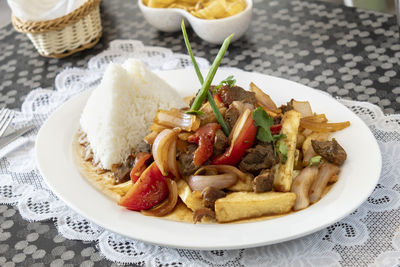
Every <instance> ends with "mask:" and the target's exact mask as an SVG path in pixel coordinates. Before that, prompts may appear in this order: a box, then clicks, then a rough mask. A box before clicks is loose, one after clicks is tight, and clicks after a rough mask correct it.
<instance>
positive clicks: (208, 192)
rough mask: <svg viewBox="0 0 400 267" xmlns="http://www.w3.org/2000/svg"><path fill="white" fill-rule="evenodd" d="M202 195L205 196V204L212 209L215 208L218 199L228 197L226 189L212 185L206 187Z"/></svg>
mask: <svg viewBox="0 0 400 267" xmlns="http://www.w3.org/2000/svg"><path fill="white" fill-rule="evenodd" d="M201 195H202V197H203V206H204V207H206V208H209V209H211V210H214V206H215V201H217V199H219V198H222V197H226V193H225V192H224V191H222V190H219V189H217V188H215V187H211V186H207V187H206V188H204V189H203V191H202V192H201Z"/></svg>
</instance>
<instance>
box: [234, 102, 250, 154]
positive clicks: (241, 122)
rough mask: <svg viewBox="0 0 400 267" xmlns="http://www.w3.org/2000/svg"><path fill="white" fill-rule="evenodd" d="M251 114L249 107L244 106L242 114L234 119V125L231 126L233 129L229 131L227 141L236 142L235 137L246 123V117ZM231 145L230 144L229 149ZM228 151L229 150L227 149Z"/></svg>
mask: <svg viewBox="0 0 400 267" xmlns="http://www.w3.org/2000/svg"><path fill="white" fill-rule="evenodd" d="M249 116H251V111H250V109H248V108H246V109H245V110H244V111H243V113H242V115H240V117H239V118H238V120H237V121H236V123H235V125H234V126H233V129H232V131H231V134H230V135H229V137H228V138H229V143H230V144H234V143H235V142H236V139H237V138H238V136H239V134H240V132H241V131H242V128H243V126H244V125H245V124H246V121H247V118H248V117H249ZM232 148H233V146H232V145H231V149H232ZM229 153H230V151H229Z"/></svg>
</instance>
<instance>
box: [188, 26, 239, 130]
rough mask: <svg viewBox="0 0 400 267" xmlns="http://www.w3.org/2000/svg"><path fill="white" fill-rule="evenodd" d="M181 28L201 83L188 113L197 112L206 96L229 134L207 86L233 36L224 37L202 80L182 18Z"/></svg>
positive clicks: (222, 127) (218, 119) (222, 126)
mask: <svg viewBox="0 0 400 267" xmlns="http://www.w3.org/2000/svg"><path fill="white" fill-rule="evenodd" d="M181 28H182V33H183V39H184V40H185V44H186V48H187V50H188V53H189V56H190V59H191V60H192V63H193V66H194V69H195V71H196V74H197V78H198V79H199V81H200V84H201V89H200V92H199V93H198V94H197V96H196V98H195V99H194V101H193V104H192V106H191V107H190V111H189V112H188V113H191V114H198V113H199V111H200V108H201V106H202V105H203V102H204V99H205V98H206V97H207V99H208V102H209V103H210V106H211V108H212V110H213V112H214V114H215V117H216V118H217V121H218V123H219V124H220V125H221V129H222V131H223V132H224V134H225V135H226V136H229V127H228V124H227V123H226V122H225V120H224V117H223V116H222V114H221V112H220V111H219V109H218V107H217V105H216V104H215V101H214V98H213V96H212V94H211V93H210V91H209V88H210V85H211V82H212V80H213V79H214V76H215V73H216V72H217V69H218V66H219V64H220V63H221V60H222V58H223V57H224V55H225V52H226V50H227V49H228V46H229V43H230V41H231V39H232V37H233V34H231V35H230V36H228V37H227V38H226V39H225V41H224V43H223V44H222V46H221V49H220V50H219V52H218V54H217V56H216V58H215V60H214V62H213V64H212V66H211V68H210V70H209V71H208V74H207V76H206V80H205V82H204V79H203V75H201V72H200V69H199V66H198V65H197V62H196V59H195V57H194V55H193V51H192V47H191V46H190V42H189V38H188V36H187V33H186V27H185V22H184V21H183V20H182V24H181Z"/></svg>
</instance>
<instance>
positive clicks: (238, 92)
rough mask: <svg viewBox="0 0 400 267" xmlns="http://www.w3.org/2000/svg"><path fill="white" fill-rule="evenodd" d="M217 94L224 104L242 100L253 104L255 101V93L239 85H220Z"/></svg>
mask: <svg viewBox="0 0 400 267" xmlns="http://www.w3.org/2000/svg"><path fill="white" fill-rule="evenodd" d="M218 94H219V95H220V96H221V99H222V102H223V103H224V104H225V105H226V106H228V105H230V104H232V102H233V101H243V102H244V103H249V104H253V105H255V103H256V97H255V94H254V93H253V92H250V91H246V90H244V89H243V88H242V87H239V86H233V87H229V86H227V85H225V86H222V87H221V88H220V89H219V90H218Z"/></svg>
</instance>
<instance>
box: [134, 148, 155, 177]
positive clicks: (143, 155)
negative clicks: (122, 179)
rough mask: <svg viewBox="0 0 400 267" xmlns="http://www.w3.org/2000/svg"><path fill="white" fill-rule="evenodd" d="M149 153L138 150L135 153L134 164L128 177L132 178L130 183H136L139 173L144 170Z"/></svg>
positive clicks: (149, 156)
mask: <svg viewBox="0 0 400 267" xmlns="http://www.w3.org/2000/svg"><path fill="white" fill-rule="evenodd" d="M151 156H152V155H151V153H149V152H140V153H138V154H137V155H136V158H135V165H134V166H133V168H132V170H131V173H130V177H131V180H132V183H136V181H137V180H138V179H139V177H140V175H141V174H142V173H143V172H144V170H146V168H147V166H146V161H147V160H148V159H149V158H151Z"/></svg>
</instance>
